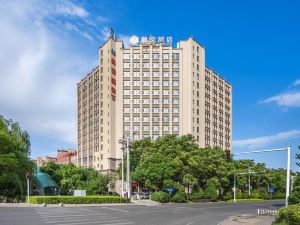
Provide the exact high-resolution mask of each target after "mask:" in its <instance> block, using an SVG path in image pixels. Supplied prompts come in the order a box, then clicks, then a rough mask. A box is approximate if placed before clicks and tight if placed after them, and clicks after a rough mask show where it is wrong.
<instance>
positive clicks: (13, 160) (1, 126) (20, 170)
mask: <svg viewBox="0 0 300 225" xmlns="http://www.w3.org/2000/svg"><path fill="white" fill-rule="evenodd" d="M29 156H30V138H29V134H28V133H27V132H26V131H22V130H21V128H20V126H19V124H18V123H17V122H13V121H12V120H7V119H5V118H4V117H3V116H0V195H1V199H7V198H16V197H18V198H22V196H24V194H25V192H26V185H25V182H26V179H25V176H26V174H27V172H31V171H32V168H33V164H32V162H31V161H30V159H29ZM1 199H0V200H1Z"/></svg>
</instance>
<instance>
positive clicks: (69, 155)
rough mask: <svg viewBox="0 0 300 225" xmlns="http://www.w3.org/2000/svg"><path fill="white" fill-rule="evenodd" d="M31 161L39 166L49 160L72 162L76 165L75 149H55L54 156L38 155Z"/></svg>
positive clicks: (58, 162)
mask: <svg viewBox="0 0 300 225" xmlns="http://www.w3.org/2000/svg"><path fill="white" fill-rule="evenodd" d="M33 162H34V163H36V164H37V165H39V166H41V167H43V166H45V165H47V164H48V163H49V162H54V163H56V164H69V163H73V164H75V165H77V151H76V150H74V149H66V150H57V153H56V157H50V156H44V157H40V156H38V157H36V159H34V160H33Z"/></svg>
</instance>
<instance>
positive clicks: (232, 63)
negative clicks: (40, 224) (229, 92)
mask: <svg viewBox="0 0 300 225" xmlns="http://www.w3.org/2000/svg"><path fill="white" fill-rule="evenodd" d="M299 10H300V2H299V1H278V0H272V1H271V0H270V1H269V0H264V1H259V0H251V1H250V0H244V1H238V0H235V1H233V0H232V1H113V0H102V1H96V0H91V1H63V0H53V1H39V0H25V1H21V0H15V1H9V0H4V1H2V3H1V5H0V29H1V35H0V49H1V51H0V114H3V115H4V116H5V117H8V118H12V119H14V120H17V121H20V123H21V126H22V127H23V128H25V129H26V130H28V131H29V132H30V134H31V140H32V156H33V157H35V156H36V155H46V154H48V155H53V154H54V153H55V151H56V149H57V148H68V147H71V148H72V147H73V148H75V147H76V121H75V119H76V83H77V82H78V81H79V80H80V79H81V78H82V77H84V76H85V75H86V74H87V73H88V72H89V71H90V70H91V69H92V68H93V67H94V66H95V65H96V63H97V57H98V47H99V46H100V45H101V43H103V41H104V40H105V38H106V37H107V30H108V28H110V27H113V29H114V30H115V32H116V33H117V35H118V36H119V37H120V38H122V39H124V41H128V37H129V36H131V35H133V34H135V35H138V36H150V35H153V36H172V37H173V42H176V41H179V40H182V39H187V38H188V37H189V36H190V35H192V36H193V37H194V38H195V39H196V40H198V41H199V42H200V43H201V44H202V45H204V46H205V48H206V64H207V66H209V67H210V68H213V69H214V70H215V71H217V72H218V73H219V74H221V75H222V76H223V77H225V79H227V80H228V81H230V82H231V83H232V85H233V140H234V149H233V150H234V151H235V152H240V151H244V150H245V151H248V150H254V149H255V150H256V149H269V148H274V147H276V148H277V147H284V146H287V145H288V144H290V145H292V149H293V154H295V153H296V146H298V145H299V144H300V120H299V115H300V64H299V58H300V57H299V52H300V44H299V40H300V29H299V24H300V14H299V13H298V12H299ZM247 157H252V156H247ZM253 157H255V158H254V159H256V160H257V161H258V162H265V163H266V164H267V165H268V166H270V167H285V162H286V157H285V154H284V153H275V154H270V153H268V154H261V155H255V156H253ZM239 158H241V157H239ZM293 164H295V161H294V160H293ZM293 169H296V166H295V165H294V166H293Z"/></svg>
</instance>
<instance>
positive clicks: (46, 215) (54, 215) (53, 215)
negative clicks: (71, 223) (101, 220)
mask: <svg viewBox="0 0 300 225" xmlns="http://www.w3.org/2000/svg"><path fill="white" fill-rule="evenodd" d="M105 215H107V214H74V215H66V214H61V215H57V214H45V215H39V216H40V217H41V218H46V217H67V216H71V217H73V216H105Z"/></svg>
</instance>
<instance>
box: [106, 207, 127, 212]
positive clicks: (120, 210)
mask: <svg viewBox="0 0 300 225" xmlns="http://www.w3.org/2000/svg"><path fill="white" fill-rule="evenodd" d="M102 208H104V209H111V210H115V211H119V212H127V213H129V211H126V210H122V209H115V208H110V207H102Z"/></svg>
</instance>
